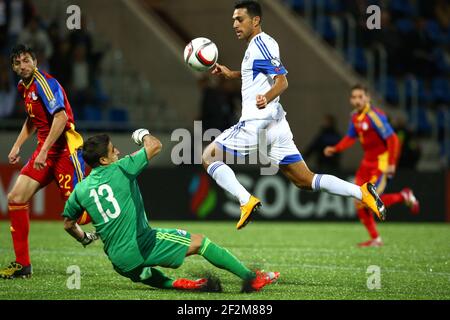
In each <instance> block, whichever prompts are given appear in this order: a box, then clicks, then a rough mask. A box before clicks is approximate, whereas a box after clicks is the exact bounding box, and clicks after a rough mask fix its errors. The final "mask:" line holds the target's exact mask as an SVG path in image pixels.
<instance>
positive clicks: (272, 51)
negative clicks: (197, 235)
mask: <svg viewBox="0 0 450 320" xmlns="http://www.w3.org/2000/svg"><path fill="white" fill-rule="evenodd" d="M234 9H235V10H234V13H233V21H234V23H233V28H234V30H235V32H236V35H237V37H238V39H239V40H245V41H246V42H247V44H248V46H247V50H246V51H245V55H244V59H243V61H242V65H241V71H231V70H230V69H229V68H227V67H225V66H223V65H220V64H218V63H217V64H216V66H215V68H214V69H213V71H212V73H213V74H215V75H219V76H224V77H225V78H227V79H236V78H241V80H242V116H241V118H240V119H239V122H238V123H237V124H236V125H234V126H232V127H231V128H229V129H227V130H225V131H224V132H223V133H222V134H220V135H219V136H218V137H217V138H216V139H215V140H214V141H213V142H212V143H211V144H210V145H208V146H207V147H206V148H205V150H204V152H203V155H202V161H203V166H204V168H205V169H206V170H207V172H208V174H209V175H210V176H211V177H212V178H213V179H214V180H215V181H216V182H217V183H218V184H219V186H221V187H222V188H223V189H225V190H227V191H228V192H230V193H231V194H232V195H234V196H235V197H236V198H237V199H238V200H239V202H240V205H241V217H240V220H239V222H238V223H237V225H236V227H237V229H241V228H243V227H244V226H245V225H246V224H247V223H248V222H249V221H250V217H251V214H252V213H253V212H255V211H256V210H257V209H258V208H259V207H260V206H261V201H260V200H259V199H258V198H256V197H255V196H253V195H251V194H250V193H249V192H248V191H247V190H246V189H245V188H244V187H243V186H242V185H241V184H240V183H239V181H238V180H237V179H236V176H235V174H234V172H233V170H232V169H231V168H230V167H229V166H228V165H227V164H225V163H224V159H225V154H224V151H225V152H231V153H233V154H235V155H237V156H247V155H249V154H251V153H254V152H257V150H258V149H261V148H262V147H267V148H266V149H267V156H268V157H269V159H270V160H271V162H272V163H273V164H275V165H278V166H279V168H280V170H281V172H283V174H284V175H285V176H286V177H287V178H288V179H289V180H291V181H292V182H293V183H294V184H295V185H296V186H297V187H299V188H301V189H305V190H314V191H318V190H323V191H326V192H329V193H331V194H335V195H340V196H344V197H353V198H355V199H357V200H360V201H362V202H363V203H364V204H365V205H366V206H367V207H369V208H370V209H371V210H372V211H373V212H374V213H375V214H376V215H377V216H378V218H379V219H380V220H384V218H385V211H386V210H385V207H384V205H383V202H382V201H381V200H380V198H379V196H378V194H377V193H376V191H375V188H374V186H373V185H371V184H370V183H366V184H364V185H362V186H361V187H359V186H357V185H355V184H352V183H349V182H347V181H344V180H341V179H339V178H337V177H335V176H332V175H326V174H315V173H313V172H311V171H310V170H309V169H308V167H307V165H306V163H305V161H304V160H303V158H302V156H301V154H300V152H299V151H298V149H297V147H296V146H295V143H294V141H293V136H292V132H291V129H290V127H289V124H288V122H287V121H286V117H285V116H286V112H285V111H284V110H283V107H282V106H281V104H280V102H279V101H280V95H281V94H282V93H283V92H284V91H285V90H286V89H287V87H288V82H287V78H286V74H287V71H286V69H285V68H284V66H283V64H282V63H281V60H280V50H279V47H278V44H277V42H276V41H275V40H274V39H273V38H272V37H270V36H269V35H268V34H266V33H264V32H262V29H261V17H262V11H261V6H260V5H259V3H258V2H257V1H239V2H237V3H236V5H235V7H234ZM261 132H265V133H266V135H265V136H266V143H267V146H258V135H259V134H261Z"/></svg>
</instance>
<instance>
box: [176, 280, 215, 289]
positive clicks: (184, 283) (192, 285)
mask: <svg viewBox="0 0 450 320" xmlns="http://www.w3.org/2000/svg"><path fill="white" fill-rule="evenodd" d="M207 281H208V280H207V279H204V278H203V279H197V280H190V279H184V278H180V279H177V280H175V281H174V282H173V284H172V286H173V287H174V288H175V289H179V290H201V289H202V288H203V287H204V286H205V285H206V282H207Z"/></svg>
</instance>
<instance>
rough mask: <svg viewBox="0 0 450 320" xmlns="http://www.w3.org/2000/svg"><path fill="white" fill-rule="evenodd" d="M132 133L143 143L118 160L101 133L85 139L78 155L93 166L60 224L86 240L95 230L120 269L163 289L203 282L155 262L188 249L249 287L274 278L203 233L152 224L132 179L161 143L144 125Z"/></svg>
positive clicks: (177, 259) (176, 260) (177, 261)
mask: <svg viewBox="0 0 450 320" xmlns="http://www.w3.org/2000/svg"><path fill="white" fill-rule="evenodd" d="M132 137H133V140H134V141H135V142H136V143H137V144H139V145H141V144H142V143H144V147H143V148H142V149H141V150H139V151H137V152H135V153H134V154H132V155H130V156H126V157H124V158H122V159H120V160H119V158H118V155H119V150H118V149H117V148H115V147H114V145H113V144H112V142H111V140H110V137H109V136H108V135H106V134H100V135H96V136H93V137H91V138H89V139H88V140H87V141H86V143H85V144H84V146H83V158H84V160H85V161H86V163H87V164H88V165H89V166H90V167H92V172H91V173H90V175H89V176H88V177H87V178H86V179H85V180H83V181H82V182H80V183H79V184H78V185H77V186H76V187H75V189H74V191H73V193H72V194H71V196H70V198H69V200H68V201H67V202H66V205H65V208H64V213H63V216H64V217H65V219H64V228H65V230H66V231H67V232H68V233H69V234H70V235H71V236H72V237H74V238H75V239H77V240H78V241H80V242H81V243H82V244H83V245H87V244H89V243H91V242H92V241H93V240H94V239H95V238H96V235H98V236H100V238H101V239H102V241H103V243H104V250H105V253H106V254H107V256H108V258H109V259H110V261H111V263H112V264H113V266H114V269H115V270H116V271H117V272H118V273H119V274H121V275H122V276H124V277H127V278H129V279H131V280H132V281H133V282H142V283H144V284H147V285H150V286H153V287H157V288H162V289H184V290H193V289H194V290H195V289H201V288H203V287H204V286H207V285H208V284H207V280H206V279H199V280H189V279H177V280H175V279H171V278H169V277H167V276H166V275H164V274H163V273H162V272H161V271H159V270H158V269H155V268H154V267H156V266H161V267H166V268H178V267H180V266H181V265H182V263H183V261H184V258H185V257H186V256H190V255H193V254H199V255H201V256H203V257H204V258H205V259H206V260H208V261H209V262H210V263H212V264H213V265H214V266H216V267H218V268H221V269H225V270H228V271H230V272H232V273H234V274H235V275H237V276H238V277H240V278H241V279H243V280H244V281H246V284H247V285H249V286H250V288H251V289H253V290H254V291H257V290H260V289H261V288H262V287H264V286H265V285H267V284H270V283H272V282H274V281H275V280H276V279H277V278H278V276H279V273H278V272H260V271H256V272H253V271H251V270H249V269H248V268H247V267H245V266H244V265H243V264H242V263H241V262H240V261H239V260H238V259H237V258H236V257H234V256H233V255H232V254H231V253H230V252H229V251H228V250H227V249H224V248H222V247H220V246H218V245H216V244H215V243H214V242H212V241H210V240H209V239H208V238H206V237H205V236H203V235H200V234H190V233H189V232H186V231H184V230H180V229H159V228H151V227H150V226H149V224H148V220H147V216H146V213H145V209H144V201H143V199H142V195H141V193H140V190H139V186H138V183H137V181H136V179H137V177H138V175H139V174H140V173H141V172H142V171H143V170H144V169H145V168H146V167H147V165H148V162H149V161H150V160H151V159H152V158H153V157H154V156H155V155H157V154H158V153H159V152H160V150H161V147H162V145H161V142H160V141H159V140H158V139H157V138H155V137H153V136H151V135H150V134H149V132H148V130H147V129H139V130H136V131H135V132H134V133H133V136H132ZM84 210H87V211H88V212H89V213H90V216H91V218H92V221H93V223H94V226H95V229H96V235H95V236H94V235H93V234H91V233H85V232H84V231H83V230H82V229H81V228H80V227H79V226H78V224H77V223H76V221H77V219H78V218H79V217H80V216H81V215H82V214H83V212H84Z"/></svg>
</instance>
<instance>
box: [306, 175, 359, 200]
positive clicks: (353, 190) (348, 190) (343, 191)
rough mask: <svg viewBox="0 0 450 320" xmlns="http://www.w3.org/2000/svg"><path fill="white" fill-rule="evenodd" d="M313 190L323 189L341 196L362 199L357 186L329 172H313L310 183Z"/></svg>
mask: <svg viewBox="0 0 450 320" xmlns="http://www.w3.org/2000/svg"><path fill="white" fill-rule="evenodd" d="M311 187H312V189H313V190H314V191H319V190H323V191H326V192H328V193H331V194H335V195H338V196H343V197H353V198H355V199H358V200H362V193H361V189H360V187H359V186H357V185H356V184H353V183H350V182H347V181H345V180H342V179H339V178H337V177H335V176H332V175H329V174H315V175H314V177H313V180H312V183H311Z"/></svg>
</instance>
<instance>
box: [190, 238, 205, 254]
mask: <svg viewBox="0 0 450 320" xmlns="http://www.w3.org/2000/svg"><path fill="white" fill-rule="evenodd" d="M204 238H205V236H204V235H202V234H192V235H191V251H192V252H193V253H198V252H199V251H200V248H201V247H202V243H203V239H204Z"/></svg>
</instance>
